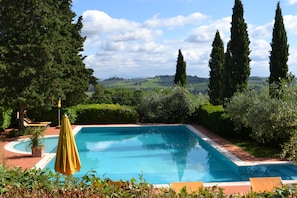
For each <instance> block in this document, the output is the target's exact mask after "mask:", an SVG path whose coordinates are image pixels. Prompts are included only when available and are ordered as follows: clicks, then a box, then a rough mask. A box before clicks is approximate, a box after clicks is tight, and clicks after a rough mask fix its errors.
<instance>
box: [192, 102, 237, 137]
mask: <svg viewBox="0 0 297 198" xmlns="http://www.w3.org/2000/svg"><path fill="white" fill-rule="evenodd" d="M196 114H197V117H198V122H199V123H200V124H201V125H203V126H205V127H207V128H208V129H210V130H211V131H213V132H214V133H216V134H218V135H220V136H223V137H235V136H237V133H235V132H234V128H233V122H232V121H231V120H230V119H229V116H228V115H227V114H226V113H225V110H224V108H223V106H221V105H217V106H215V105H211V104H207V105H202V106H200V107H199V109H197V110H196Z"/></svg>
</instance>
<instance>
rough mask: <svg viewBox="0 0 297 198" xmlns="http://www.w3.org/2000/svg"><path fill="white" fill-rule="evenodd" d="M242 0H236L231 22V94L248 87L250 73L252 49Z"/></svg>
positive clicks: (228, 62) (229, 62)
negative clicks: (250, 48)
mask: <svg viewBox="0 0 297 198" xmlns="http://www.w3.org/2000/svg"><path fill="white" fill-rule="evenodd" d="M243 12H244V11H243V5H242V3H241V0H235V4H234V7H233V14H232V22H231V40H230V54H229V55H230V61H227V62H226V64H230V65H229V66H226V67H227V68H230V69H231V70H230V71H229V72H230V83H231V84H232V85H231V87H230V88H231V95H233V94H234V93H235V92H237V91H243V90H244V89H245V88H247V85H248V78H249V75H250V65H249V64H250V58H249V54H250V50H249V44H250V41H249V38H248V32H247V24H246V23H245V20H244V17H243Z"/></svg>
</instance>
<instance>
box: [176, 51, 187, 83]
mask: <svg viewBox="0 0 297 198" xmlns="http://www.w3.org/2000/svg"><path fill="white" fill-rule="evenodd" d="M174 84H176V85H179V86H187V73H186V62H185V61H184V57H183V54H182V52H181V50H180V49H179V50H178V57H177V64H176V73H175V77H174Z"/></svg>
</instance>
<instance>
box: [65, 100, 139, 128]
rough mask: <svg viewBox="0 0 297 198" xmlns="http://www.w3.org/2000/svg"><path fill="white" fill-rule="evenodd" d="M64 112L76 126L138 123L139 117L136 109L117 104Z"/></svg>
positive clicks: (76, 107)
mask: <svg viewBox="0 0 297 198" xmlns="http://www.w3.org/2000/svg"><path fill="white" fill-rule="evenodd" d="M64 112H65V113H66V114H67V115H68V116H69V118H70V121H71V122H72V123H76V124H102V123H104V124H110V123H136V122H137V117H138V116H137V112H136V110H135V109H133V108H131V107H128V106H121V105H116V104H88V105H77V106H73V107H69V108H67V109H65V111H64Z"/></svg>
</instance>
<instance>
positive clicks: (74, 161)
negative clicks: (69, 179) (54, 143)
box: [55, 115, 81, 175]
mask: <svg viewBox="0 0 297 198" xmlns="http://www.w3.org/2000/svg"><path fill="white" fill-rule="evenodd" d="M80 168H81V162H80V158H79V155H78V151H77V147H76V142H75V139H74V136H73V133H72V127H71V124H70V121H69V119H68V117H67V115H64V116H63V117H62V122H61V128H60V134H59V141H58V148H57V153H56V161H55V171H56V172H59V173H62V174H63V175H72V174H74V173H75V171H78V172H79V171H80Z"/></svg>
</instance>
